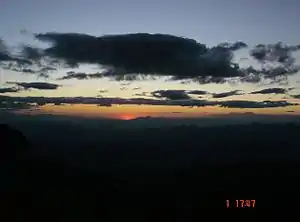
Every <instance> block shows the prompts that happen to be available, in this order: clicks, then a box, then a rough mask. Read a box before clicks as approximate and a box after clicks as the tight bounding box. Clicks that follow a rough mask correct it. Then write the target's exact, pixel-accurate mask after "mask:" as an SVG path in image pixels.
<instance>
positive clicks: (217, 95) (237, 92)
mask: <svg viewBox="0 0 300 222" xmlns="http://www.w3.org/2000/svg"><path fill="white" fill-rule="evenodd" d="M240 92H241V90H232V91H229V92H223V93H213V94H212V97H213V98H225V97H229V96H235V95H243V94H242V93H240Z"/></svg>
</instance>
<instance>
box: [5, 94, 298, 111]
mask: <svg viewBox="0 0 300 222" xmlns="http://www.w3.org/2000/svg"><path fill="white" fill-rule="evenodd" d="M0 102H2V103H9V104H11V103H26V104H39V105H45V104H55V103H57V104H58V103H60V104H95V105H99V106H112V105H124V104H130V105H166V106H185V107H205V106H221V107H228V108H241V109H242V108H275V107H287V106H295V105H299V104H297V103H290V102H287V101H284V100H282V101H244V100H228V101H208V100H194V99H189V100H161V99H160V100H158V99H145V98H131V99H124V98H115V97H113V98H108V97H107V98H104V97H103V98H96V97H11V96H0Z"/></svg>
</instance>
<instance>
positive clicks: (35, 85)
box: [6, 82, 60, 90]
mask: <svg viewBox="0 0 300 222" xmlns="http://www.w3.org/2000/svg"><path fill="white" fill-rule="evenodd" d="M6 83H7V84H13V85H16V86H19V87H22V88H24V89H39V90H55V89H58V88H59V87H60V85H58V84H54V83H48V82H6Z"/></svg>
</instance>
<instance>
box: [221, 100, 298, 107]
mask: <svg viewBox="0 0 300 222" xmlns="http://www.w3.org/2000/svg"><path fill="white" fill-rule="evenodd" d="M295 105H298V104H295V103H289V102H287V101H269V100H267V101H262V102H257V101H244V100H240V101H239V100H232V101H222V102H219V106H221V107H227V108H241V109H242V108H275V107H287V106H295Z"/></svg>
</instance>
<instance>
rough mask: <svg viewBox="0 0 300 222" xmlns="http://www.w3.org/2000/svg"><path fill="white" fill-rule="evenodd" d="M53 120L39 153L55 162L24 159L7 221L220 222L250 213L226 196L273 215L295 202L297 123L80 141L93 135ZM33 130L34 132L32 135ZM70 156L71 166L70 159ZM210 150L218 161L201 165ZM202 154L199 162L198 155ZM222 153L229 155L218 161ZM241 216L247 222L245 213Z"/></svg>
mask: <svg viewBox="0 0 300 222" xmlns="http://www.w3.org/2000/svg"><path fill="white" fill-rule="evenodd" d="M30 124H31V123H30ZM30 124H29V125H30ZM61 124H62V123H54V122H51V121H49V122H47V123H46V122H44V124H43V128H45V129H47V131H45V132H46V135H47V138H50V137H49V135H51V141H50V140H49V141H44V143H43V144H42V143H41V144H40V146H41V147H40V148H41V149H42V148H43V147H42V146H48V147H49V149H56V150H57V151H58V150H64V149H65V150H68V152H67V151H66V153H65V154H66V155H65V156H60V158H53V157H50V156H44V157H41V156H39V157H38V156H32V157H31V158H30V159H27V162H24V163H23V165H22V171H20V172H21V174H18V175H19V176H18V180H17V181H18V182H17V183H16V185H15V186H14V189H13V191H14V192H12V193H10V196H9V197H7V200H10V201H11V205H7V206H13V207H11V209H13V211H14V212H15V214H16V215H19V216H22V217H23V218H29V217H30V218H36V219H39V218H41V216H42V218H43V221H45V220H48V219H49V220H50V218H51V219H53V218H58V217H61V216H63V215H64V216H67V217H68V218H78V217H80V216H82V217H83V218H84V219H85V221H91V220H93V219H95V218H99V217H101V216H103V215H107V213H109V215H108V218H109V220H110V221H117V220H120V219H122V218H123V219H124V218H129V219H131V221H191V220H193V221H196V220H197V221H199V220H198V218H207V216H209V217H210V218H211V219H213V218H215V217H216V218H218V217H220V216H225V215H227V213H230V212H231V211H232V210H235V212H236V210H243V212H252V213H251V214H254V215H255V212H256V211H255V209H235V205H232V209H231V210H230V209H226V205H225V201H226V200H231V203H232V204H235V200H255V201H256V208H257V209H261V210H266V209H267V210H268V209H273V210H274V209H275V210H278V209H280V210H281V211H282V210H283V209H287V210H288V209H292V208H296V207H297V206H298V205H299V204H298V203H297V198H298V197H299V196H300V195H299V193H300V192H299V187H300V180H299V179H300V176H299V175H300V163H299V158H298V159H297V155H298V154H297V153H298V151H297V147H300V146H299V145H300V141H299V135H300V127H299V125H297V124H293V123H290V124H252V125H235V126H223V127H208V128H205V127H197V126H190V127H188V126H181V127H169V128H160V129H143V130H139V129H134V130H133V129H132V130H129V129H125V130H124V129H119V130H115V129H109V127H107V125H105V128H102V129H101V126H99V129H98V130H96V129H93V130H92V131H93V132H94V134H95V137H96V138H97V140H91V137H88V139H87V140H86V141H83V140H80V139H82V137H83V136H84V134H83V132H86V133H87V134H89V136H91V132H92V131H88V129H85V128H80V127H79V126H78V127H77V128H76V131H75V129H74V128H75V127H74V126H71V125H70V124H66V125H63V124H62V125H61ZM32 126H33V125H32ZM50 126H52V130H53V131H51V127H50ZM55 126H56V127H55ZM62 126H63V127H62ZM5 127H6V126H2V128H3V129H5ZM103 127H104V126H103ZM33 129H34V127H32V128H31V129H30V130H33ZM69 130H71V131H69ZM40 131H41V130H39V128H36V129H35V131H34V132H35V133H36V134H35V135H37V133H41V132H40ZM3 132H4V133H5V132H8V130H7V129H6V130H4V131H3ZM54 132H56V133H58V134H61V135H62V137H61V138H56V140H57V141H56V142H57V143H51V142H53V140H54V139H55V136H54ZM68 132H69V133H71V132H73V133H74V134H68ZM64 133H65V134H64ZM78 135H80V136H78ZM66 136H68V139H69V140H72V139H73V140H74V141H73V143H71V146H70V147H69V149H67V148H66V147H65V146H66V143H65V142H64V139H65V138H66ZM77 137H78V138H77ZM10 138H15V137H10ZM149 138H150V139H149ZM31 139H32V140H33V141H34V140H36V141H38V139H40V138H39V137H36V138H31ZM31 142H32V141H31ZM37 144H39V143H38V142H37V143H36V145H37ZM56 146H58V147H56ZM79 147H81V149H80V150H79ZM96 151H97V152H96ZM206 151H207V152H209V155H208V153H205V152H206ZM259 151H261V152H259ZM292 151H293V153H291V152H292ZM74 152H77V154H76V155H77V157H76V158H78V162H77V164H72V163H70V162H69V159H70V157H71V155H74ZM214 153H216V154H218V155H217V156H218V158H217V161H210V159H209V156H210V155H214ZM255 153H256V154H263V155H261V156H258V155H256V154H255ZM83 155H87V156H86V157H87V159H88V161H86V162H85V163H83V162H81V161H82V160H83V159H81V160H80V158H81V157H82V156H83ZM204 155H206V156H207V158H206V157H205V158H204V159H203V156H204ZM95 156H98V162H99V165H98V168H97V167H94V168H93V163H92V161H91V159H93V157H95ZM230 156H233V157H237V159H235V160H233V161H229V162H228V161H222V160H224V159H225V157H230ZM201 157H202V159H201ZM205 160H206V161H205ZM86 164H88V165H89V168H87V167H86V166H87V165H86ZM99 166H100V167H99ZM96 168H97V169H96ZM12 197H14V198H12ZM292 197H293V198H294V199H292ZM12 200H15V202H13V201H12ZM8 202H9V201H8ZM13 203H18V204H17V205H13ZM7 212H8V211H7ZM224 212H225V214H224ZM240 212H241V211H240ZM45 215H47V216H46V217H45ZM231 215H237V214H236V213H233V214H231ZM191 217H193V218H191ZM196 218H197V219H196ZM247 219H248V221H250V219H251V220H252V221H253V217H247Z"/></svg>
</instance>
